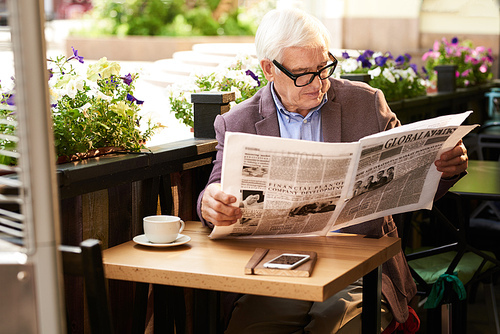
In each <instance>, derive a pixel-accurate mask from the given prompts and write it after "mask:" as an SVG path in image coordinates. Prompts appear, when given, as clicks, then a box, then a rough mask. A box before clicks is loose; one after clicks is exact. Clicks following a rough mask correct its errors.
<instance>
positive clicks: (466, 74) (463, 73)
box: [462, 69, 471, 77]
mask: <svg viewBox="0 0 500 334" xmlns="http://www.w3.org/2000/svg"><path fill="white" fill-rule="evenodd" d="M470 72H471V70H470V69H468V70H465V71H463V72H462V76H463V77H466V76H468V75H469V73H470Z"/></svg>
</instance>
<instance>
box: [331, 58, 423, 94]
mask: <svg viewBox="0 0 500 334" xmlns="http://www.w3.org/2000/svg"><path fill="white" fill-rule="evenodd" d="M410 61H411V56H410V55H409V54H404V55H400V56H398V57H397V58H394V57H393V56H392V54H391V53H390V52H385V53H381V52H374V51H372V50H365V51H363V52H361V53H360V54H359V56H357V57H351V56H350V55H349V53H347V52H343V53H342V59H341V60H340V68H341V77H343V78H346V75H350V74H356V73H358V74H363V75H365V76H366V81H367V83H368V84H369V85H370V86H372V87H374V88H379V89H380V90H382V91H383V92H384V95H385V98H386V100H387V101H398V100H402V99H409V98H414V97H417V96H423V95H426V89H427V80H426V77H425V73H419V71H418V68H417V65H415V64H412V63H410Z"/></svg>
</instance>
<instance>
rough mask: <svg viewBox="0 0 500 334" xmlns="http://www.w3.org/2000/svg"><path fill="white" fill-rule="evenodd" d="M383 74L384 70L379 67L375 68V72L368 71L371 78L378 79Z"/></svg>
mask: <svg viewBox="0 0 500 334" xmlns="http://www.w3.org/2000/svg"><path fill="white" fill-rule="evenodd" d="M381 72H382V69H381V68H380V67H379V66H377V67H375V68H374V69H373V70H369V71H368V74H369V75H370V76H371V78H372V79H373V78H375V77H378V76H379V75H380V73H381Z"/></svg>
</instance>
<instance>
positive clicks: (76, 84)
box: [66, 78, 83, 99]
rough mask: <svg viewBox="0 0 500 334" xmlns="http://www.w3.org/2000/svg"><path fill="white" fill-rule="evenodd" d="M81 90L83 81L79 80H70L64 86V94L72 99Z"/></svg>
mask: <svg viewBox="0 0 500 334" xmlns="http://www.w3.org/2000/svg"><path fill="white" fill-rule="evenodd" d="M82 89H83V80H81V79H80V78H75V79H71V80H70V81H69V82H68V84H67V85H66V94H67V95H68V96H69V97H70V98H72V99H74V98H75V96H76V94H77V93H78V91H80V90H82Z"/></svg>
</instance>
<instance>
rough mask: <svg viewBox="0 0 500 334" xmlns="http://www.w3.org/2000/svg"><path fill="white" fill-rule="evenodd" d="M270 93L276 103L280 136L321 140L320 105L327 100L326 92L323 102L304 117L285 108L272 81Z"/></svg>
mask: <svg viewBox="0 0 500 334" xmlns="http://www.w3.org/2000/svg"><path fill="white" fill-rule="evenodd" d="M271 93H272V95H273V100H274V104H275V105H276V110H277V111H278V123H279V126H280V135H281V137H283V138H291V139H304V140H310V141H320V142H322V141H323V132H322V130H321V107H322V106H323V105H324V104H325V103H326V102H327V101H328V98H327V96H326V94H325V96H324V98H323V102H321V103H320V105H319V106H317V107H316V108H314V109H312V110H311V111H309V113H308V114H307V115H306V117H304V116H302V115H301V114H299V113H296V112H290V111H288V110H286V109H285V107H284V106H283V104H282V103H281V101H280V99H279V98H278V95H277V94H276V91H275V90H274V82H271Z"/></svg>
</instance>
